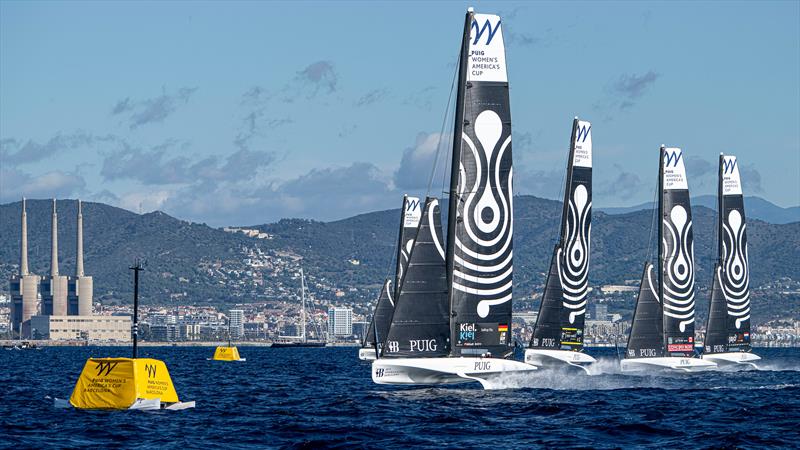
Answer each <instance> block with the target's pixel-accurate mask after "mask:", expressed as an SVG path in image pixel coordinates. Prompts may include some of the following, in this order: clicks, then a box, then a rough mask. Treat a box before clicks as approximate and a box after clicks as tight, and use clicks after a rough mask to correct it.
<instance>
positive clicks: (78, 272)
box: [75, 200, 83, 277]
mask: <svg viewBox="0 0 800 450" xmlns="http://www.w3.org/2000/svg"><path fill="white" fill-rule="evenodd" d="M76 258H77V259H76V261H75V276H76V277H82V276H83V213H82V212H81V201H80V200H78V248H77V257H76Z"/></svg>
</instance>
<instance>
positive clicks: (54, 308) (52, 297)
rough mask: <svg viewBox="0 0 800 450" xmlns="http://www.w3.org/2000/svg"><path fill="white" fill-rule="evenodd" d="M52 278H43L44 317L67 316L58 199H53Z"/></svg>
mask: <svg viewBox="0 0 800 450" xmlns="http://www.w3.org/2000/svg"><path fill="white" fill-rule="evenodd" d="M50 232H51V238H50V276H47V277H43V279H42V282H41V290H42V315H45V316H66V315H67V277H66V276H64V275H60V274H59V272H58V213H57V212H56V199H53V215H52V223H51V226H50Z"/></svg>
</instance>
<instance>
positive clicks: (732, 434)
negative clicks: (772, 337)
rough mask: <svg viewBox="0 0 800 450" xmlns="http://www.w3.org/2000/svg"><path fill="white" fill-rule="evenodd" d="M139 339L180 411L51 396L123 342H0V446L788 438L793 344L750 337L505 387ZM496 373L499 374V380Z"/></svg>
mask: <svg viewBox="0 0 800 450" xmlns="http://www.w3.org/2000/svg"><path fill="white" fill-rule="evenodd" d="M213 351H214V349H213V348H207V347H206V348H203V347H186V348H184V347H145V348H142V349H141V354H140V356H143V357H153V358H158V359H162V360H164V361H165V362H166V363H167V366H168V368H169V370H170V373H171V375H172V379H173V382H174V384H175V386H176V388H177V390H178V394H179V396H180V397H181V400H184V401H186V400H196V401H197V407H196V408H195V409H192V410H185V411H156V412H144V411H122V412H110V411H79V410H74V409H66V410H64V409H54V407H53V400H52V397H59V398H68V397H69V395H70V393H71V392H72V388H73V386H74V384H75V381H76V379H77V376H78V374H79V373H80V371H81V369H82V367H83V364H84V362H85V361H86V359H87V358H88V357H90V356H97V357H106V356H128V354H129V350H128V349H125V348H105V347H82V348H58V347H50V348H44V349H43V350H39V351H5V350H3V351H0V368H1V369H0V370H1V371H2V372H0V393H2V394H0V447H3V448H58V447H89V446H91V447H93V448H107V447H139V448H233V447H297V448H320V447H343V448H350V447H371V448H397V447H427V448H441V447H452V448H466V447H477V448H498V447H502V448H534V447H601V448H612V447H673V448H714V447H748V448H765V447H774V448H781V447H785V448H797V447H798V445H799V444H798V443H799V442H800V431H799V430H800V350H799V349H757V353H758V354H760V355H761V356H762V357H763V358H764V360H763V361H762V364H761V367H762V369H763V370H758V371H755V370H752V371H746V372H733V373H730V372H708V373H701V374H684V375H661V376H654V375H650V376H632V375H622V374H620V373H619V371H618V369H617V366H618V364H617V361H616V356H615V354H614V351H613V350H611V351H608V350H606V351H594V352H591V353H593V354H595V355H596V356H598V355H599V357H600V361H599V362H598V364H597V365H596V367H595V368H594V369H593V372H594V375H591V376H589V375H586V374H583V373H582V372H561V371H542V372H541V373H537V374H535V375H532V376H526V377H524V378H514V379H509V380H506V381H505V382H504V383H503V386H502V387H505V389H498V390H490V391H484V390H482V389H481V388H480V386H479V385H478V384H477V383H476V384H467V385H461V386H457V387H405V388H398V387H387V386H379V385H375V384H373V383H372V380H371V379H370V370H369V365H368V364H366V363H362V362H360V361H358V359H357V352H358V350H357V349H355V348H320V349H313V348H311V349H269V348H250V347H240V351H241V354H242V357H245V358H247V362H243V363H233V362H228V363H224V362H216V361H207V360H206V358H207V357H210V356H211V355H212V354H213ZM498 387H500V386H498Z"/></svg>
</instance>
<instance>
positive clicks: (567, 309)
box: [530, 117, 592, 351]
mask: <svg viewBox="0 0 800 450" xmlns="http://www.w3.org/2000/svg"><path fill="white" fill-rule="evenodd" d="M591 129H592V125H591V123H589V122H585V121H581V120H578V118H577V117H576V118H575V120H574V121H573V123H572V138H571V140H570V152H569V159H568V163H567V177H566V186H565V188H564V202H563V210H562V212H561V228H560V231H559V233H560V234H559V240H558V244H557V245H556V247H555V249H554V250H553V257H552V259H551V262H550V270H549V271H548V274H547V281H546V282H545V290H544V293H543V295H542V302H541V304H540V306H539V315H538V317H537V320H536V327H535V328H534V331H533V336H532V337H531V343H530V347H532V348H551V349H561V350H573V351H580V350H581V349H583V325H584V319H585V317H586V314H585V313H586V295H587V294H588V291H589V278H588V275H589V247H590V245H589V244H590V236H591V223H592V135H591Z"/></svg>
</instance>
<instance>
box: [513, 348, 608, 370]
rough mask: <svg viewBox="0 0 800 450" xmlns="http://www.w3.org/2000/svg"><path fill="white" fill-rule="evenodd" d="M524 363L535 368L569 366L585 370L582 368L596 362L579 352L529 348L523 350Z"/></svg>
mask: <svg viewBox="0 0 800 450" xmlns="http://www.w3.org/2000/svg"><path fill="white" fill-rule="evenodd" d="M525 362H526V363H528V364H532V365H534V366H537V367H548V368H557V367H563V366H565V365H569V366H576V367H579V368H581V369H583V370H586V367H584V366H588V365H589V364H592V363H594V362H596V360H595V359H594V358H592V357H591V356H589V355H587V354H586V353H581V352H573V351H569V350H548V349H543V348H529V349H526V350H525Z"/></svg>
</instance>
